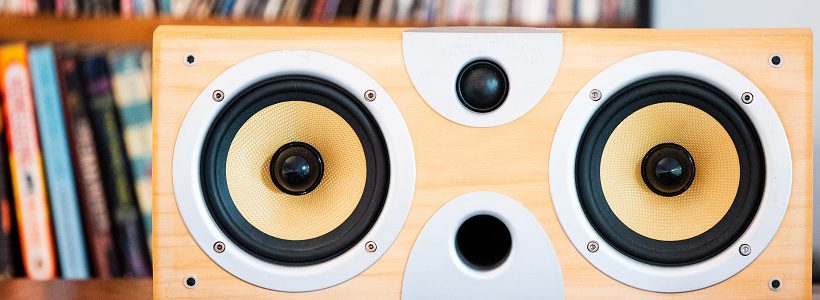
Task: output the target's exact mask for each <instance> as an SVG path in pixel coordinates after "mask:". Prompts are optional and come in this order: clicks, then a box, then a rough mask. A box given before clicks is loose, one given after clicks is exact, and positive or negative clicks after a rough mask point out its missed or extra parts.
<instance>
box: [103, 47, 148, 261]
mask: <svg viewBox="0 0 820 300" xmlns="http://www.w3.org/2000/svg"><path fill="white" fill-rule="evenodd" d="M109 63H110V65H111V72H112V76H111V81H112V84H113V90H114V100H115V101H116V105H117V110H118V112H119V117H120V120H121V121H122V122H121V124H122V127H123V131H122V135H123V139H124V140H125V150H126V154H128V160H129V162H130V165H131V178H132V179H133V180H134V187H135V188H136V191H137V203H138V204H139V209H140V213H141V214H142V224H143V226H144V228H145V236H146V240H147V244H148V245H149V246H150V245H151V138H152V134H153V132H152V129H151V95H150V91H149V90H148V89H146V86H147V84H146V83H145V78H143V77H142V69H143V65H142V64H143V61H142V52H141V51H139V50H132V51H127V52H118V53H112V54H111V55H109ZM149 249H150V247H149Z"/></svg>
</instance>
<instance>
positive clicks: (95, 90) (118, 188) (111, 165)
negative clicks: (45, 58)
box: [82, 55, 151, 277]
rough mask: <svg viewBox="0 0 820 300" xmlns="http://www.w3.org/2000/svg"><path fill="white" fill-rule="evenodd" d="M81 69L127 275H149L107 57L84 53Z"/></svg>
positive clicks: (140, 224) (147, 260)
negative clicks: (85, 55) (85, 54)
mask: <svg viewBox="0 0 820 300" xmlns="http://www.w3.org/2000/svg"><path fill="white" fill-rule="evenodd" d="M82 70H83V74H84V79H85V87H86V95H87V98H86V100H87V101H88V111H89V117H90V119H91V124H92V127H93V128H94V136H95V137H96V140H97V153H98V154H99V155H100V166H101V170H102V175H103V183H104V187H105V191H106V196H107V198H108V204H109V208H110V209H111V214H112V219H113V222H112V224H113V225H114V226H113V228H114V236H115V237H116V238H115V241H116V242H117V246H118V247H117V248H118V249H119V253H120V257H121V258H122V262H123V263H124V266H125V268H124V270H125V276H129V277H148V276H151V263H150V260H149V258H148V247H147V246H146V243H145V233H144V232H143V227H142V222H141V219H140V214H139V210H138V208H137V200H136V192H135V190H134V186H133V185H132V184H131V182H132V181H131V178H130V177H131V174H130V170H129V163H128V158H127V156H126V154H125V145H123V144H124V143H123V140H122V135H121V134H120V132H121V131H120V128H121V127H120V124H119V120H118V119H119V118H118V116H117V108H116V106H115V104H114V96H113V95H112V93H111V81H110V79H109V71H108V62H107V60H106V57H105V56H104V55H90V56H87V57H85V60H84V61H83V64H82Z"/></svg>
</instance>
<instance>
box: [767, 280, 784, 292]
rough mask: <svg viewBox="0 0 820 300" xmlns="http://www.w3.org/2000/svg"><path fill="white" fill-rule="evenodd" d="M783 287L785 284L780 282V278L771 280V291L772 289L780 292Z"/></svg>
mask: <svg viewBox="0 0 820 300" xmlns="http://www.w3.org/2000/svg"><path fill="white" fill-rule="evenodd" d="M781 286H783V283H782V282H780V278H777V277H775V278H772V280H769V289H771V290H772V291H778V290H780V287H781Z"/></svg>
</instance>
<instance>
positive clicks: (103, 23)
mask: <svg viewBox="0 0 820 300" xmlns="http://www.w3.org/2000/svg"><path fill="white" fill-rule="evenodd" d="M160 25H222V26H334V27H365V26H380V27H390V26H403V27H408V26H411V27H412V26H432V25H433V24H395V23H387V24H385V23H374V22H359V21H355V20H341V21H332V22H331V21H328V22H317V21H299V22H282V21H263V20H252V19H244V20H231V19H219V18H209V19H174V18H168V17H158V18H133V19H123V18H119V17H82V18H60V17H53V16H37V17H18V16H0V28H3V29H2V30H0V41H29V42H66V43H80V44H96V45H100V44H102V45H107V46H137V47H146V48H148V47H150V46H151V40H152V36H153V33H154V29H156V28H157V26H160ZM449 25H451V26H457V25H466V24H449ZM515 25H516V24H509V26H515ZM576 26H577V27H582V26H579V24H545V25H544V26H539V27H576ZM595 27H607V28H616V27H634V24H632V23H628V22H627V23H612V24H597V25H595Z"/></svg>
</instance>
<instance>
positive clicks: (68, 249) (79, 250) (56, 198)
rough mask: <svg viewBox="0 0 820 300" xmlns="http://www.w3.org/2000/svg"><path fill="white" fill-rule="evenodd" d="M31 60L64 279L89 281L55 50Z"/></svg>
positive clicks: (38, 50) (38, 52)
mask: <svg viewBox="0 0 820 300" xmlns="http://www.w3.org/2000/svg"><path fill="white" fill-rule="evenodd" d="M28 59H29V60H28V61H29V68H30V69H31V81H32V83H33V86H34V99H35V103H36V105H35V107H36V110H37V120H38V123H39V128H40V136H41V137H43V138H42V139H41V140H40V146H41V147H42V149H43V160H44V162H45V170H46V179H47V181H48V192H49V203H50V204H51V216H52V221H53V223H54V235H55V236H56V239H55V242H56V245H57V255H58V258H59V259H58V261H59V263H60V275H61V277H62V278H64V279H86V278H88V276H89V275H88V260H87V258H86V250H85V238H83V225H82V217H81V216H80V208H79V203H78V200H77V190H76V188H75V186H74V173H73V171H72V167H71V156H70V154H69V150H68V140H67V137H66V130H65V125H64V124H65V123H64V122H63V108H62V103H61V101H60V85H59V83H58V81H57V68H56V66H55V62H54V49H53V48H52V47H51V46H47V45H45V46H38V47H32V48H31V49H30V50H29V53H28Z"/></svg>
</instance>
